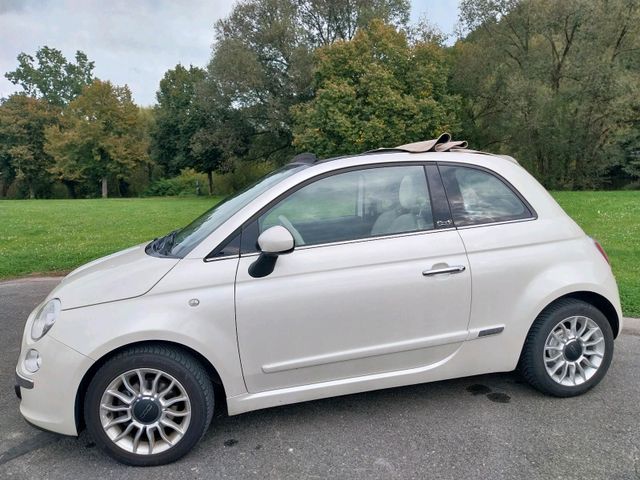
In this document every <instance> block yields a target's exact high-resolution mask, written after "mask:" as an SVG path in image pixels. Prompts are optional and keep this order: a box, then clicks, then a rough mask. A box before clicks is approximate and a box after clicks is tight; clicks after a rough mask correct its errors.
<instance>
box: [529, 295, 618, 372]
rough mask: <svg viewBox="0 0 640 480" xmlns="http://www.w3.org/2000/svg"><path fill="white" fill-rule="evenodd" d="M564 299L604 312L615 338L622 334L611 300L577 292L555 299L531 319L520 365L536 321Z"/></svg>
mask: <svg viewBox="0 0 640 480" xmlns="http://www.w3.org/2000/svg"><path fill="white" fill-rule="evenodd" d="M564 299H575V300H581V301H583V302H585V303H588V304H589V305H593V306H594V307H596V308H597V309H598V310H600V311H601V312H602V314H603V315H604V316H605V317H606V318H607V320H608V321H609V324H610V325H611V330H612V331H613V338H617V337H618V335H619V333H620V319H619V318H618V312H617V311H616V309H615V307H614V306H613V304H612V303H611V302H610V301H609V300H607V298H606V297H604V296H602V295H600V294H598V293H595V292H592V291H588V290H579V291H575V292H570V293H566V294H564V295H562V296H560V297H558V298H555V299H554V300H553V301H551V302H549V303H548V304H547V305H545V306H544V307H543V308H542V309H541V310H540V311H539V312H537V313H536V315H535V316H534V317H533V318H532V319H531V324H530V326H529V329H528V330H527V334H526V335H525V337H524V339H523V342H522V348H521V350H520V356H519V358H518V365H519V364H520V360H522V352H523V351H524V347H525V343H526V339H527V338H528V337H529V334H530V333H531V329H532V328H533V326H534V325H535V322H536V320H537V319H538V318H539V317H540V315H541V314H542V313H543V312H544V311H545V310H547V309H549V308H551V307H553V306H554V305H556V304H558V303H561V302H562V301H563V300H564Z"/></svg>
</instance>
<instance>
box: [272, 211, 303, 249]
mask: <svg viewBox="0 0 640 480" xmlns="http://www.w3.org/2000/svg"><path fill="white" fill-rule="evenodd" d="M278 220H280V223H281V224H282V226H283V227H284V228H286V229H287V230H289V232H290V233H291V235H292V236H293V239H294V240H295V242H296V245H304V239H303V238H302V235H300V232H299V231H298V230H296V227H294V226H293V224H292V223H291V222H290V221H289V219H288V218H287V217H285V216H284V215H278Z"/></svg>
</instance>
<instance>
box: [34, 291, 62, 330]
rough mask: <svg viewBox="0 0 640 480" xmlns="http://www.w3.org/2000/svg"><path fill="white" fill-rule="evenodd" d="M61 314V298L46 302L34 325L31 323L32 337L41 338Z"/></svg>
mask: <svg viewBox="0 0 640 480" xmlns="http://www.w3.org/2000/svg"><path fill="white" fill-rule="evenodd" d="M59 314H60V300H58V299H57V298H54V299H53V300H49V301H48V302H47V303H45V304H44V306H43V307H42V308H41V309H40V311H39V312H38V314H37V315H36V318H35V319H34V320H33V325H31V338H32V339H34V340H40V339H41V338H42V337H43V336H44V334H45V333H47V332H48V331H49V329H50V328H51V327H53V324H54V323H56V320H57V319H58V315H59Z"/></svg>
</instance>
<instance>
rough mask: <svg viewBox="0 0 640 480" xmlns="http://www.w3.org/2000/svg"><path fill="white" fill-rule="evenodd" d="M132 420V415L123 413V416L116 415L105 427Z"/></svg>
mask: <svg viewBox="0 0 640 480" xmlns="http://www.w3.org/2000/svg"><path fill="white" fill-rule="evenodd" d="M130 420H131V417H130V416H129V415H128V414H127V415H123V416H122V417H116V418H114V419H112V420H111V421H109V423H107V424H106V425H105V426H104V428H105V430H106V429H108V428H111V427H115V426H116V425H120V424H121V423H125V422H128V421H130Z"/></svg>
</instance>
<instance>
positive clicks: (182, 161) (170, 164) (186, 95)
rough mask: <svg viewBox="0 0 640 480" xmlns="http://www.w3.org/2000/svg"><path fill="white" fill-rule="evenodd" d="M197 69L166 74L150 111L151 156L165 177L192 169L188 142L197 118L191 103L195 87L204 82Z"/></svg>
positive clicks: (180, 67) (191, 154)
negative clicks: (152, 115)
mask: <svg viewBox="0 0 640 480" xmlns="http://www.w3.org/2000/svg"><path fill="white" fill-rule="evenodd" d="M204 75H205V72H204V70H202V69H201V68H198V67H194V66H190V67H189V69H187V68H185V67H183V66H182V65H180V64H178V65H176V67H175V68H174V69H172V70H168V71H167V72H166V73H165V74H164V77H163V78H162V80H160V88H159V89H158V91H157V93H156V98H157V100H158V104H157V105H156V106H155V107H154V113H155V128H154V129H153V131H152V135H151V142H152V155H153V158H154V160H155V161H156V162H157V163H158V164H159V165H162V166H163V167H164V168H165V171H166V172H167V173H169V174H172V175H174V174H177V173H178V172H179V171H180V170H181V169H183V168H186V167H192V168H193V167H194V165H195V163H196V161H195V159H194V157H193V153H192V150H191V138H192V137H193V134H194V133H195V131H196V130H197V129H198V127H199V125H198V115H197V112H196V105H195V102H194V99H195V93H196V85H197V84H198V83H199V82H201V81H202V80H203V79H204Z"/></svg>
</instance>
